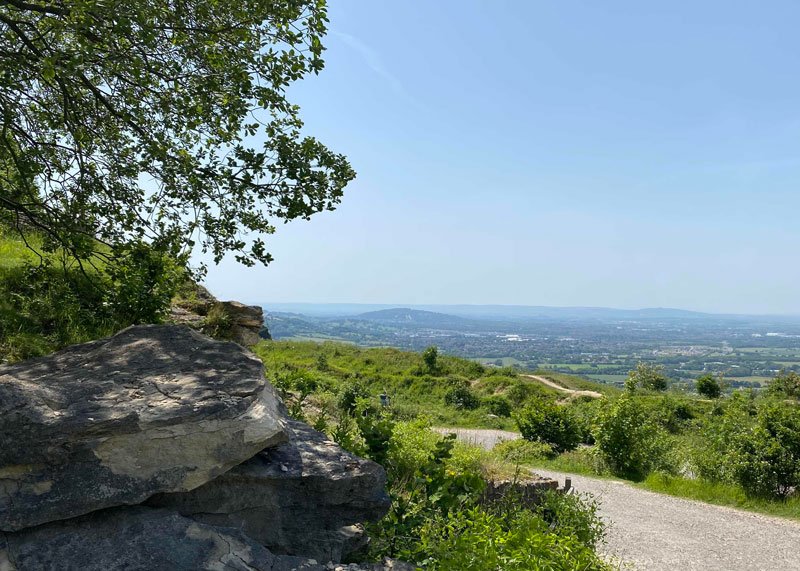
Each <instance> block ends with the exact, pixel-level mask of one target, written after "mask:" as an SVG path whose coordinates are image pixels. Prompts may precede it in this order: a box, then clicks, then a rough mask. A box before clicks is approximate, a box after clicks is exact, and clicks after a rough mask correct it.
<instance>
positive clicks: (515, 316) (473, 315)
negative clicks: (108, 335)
mask: <svg viewBox="0 0 800 571" xmlns="http://www.w3.org/2000/svg"><path fill="white" fill-rule="evenodd" d="M261 305H263V307H264V308H265V309H266V310H267V311H271V312H280V313H294V314H301V315H305V316H309V317H321V318H326V317H348V318H352V319H363V320H367V321H380V322H387V323H399V322H402V321H405V322H410V323H417V324H420V325H421V324H423V323H429V322H434V321H435V322H436V323H437V324H441V323H442V321H443V318H445V317H447V318H450V319H453V318H462V319H468V320H482V321H506V322H508V321H511V322H514V321H529V320H537V319H546V320H551V319H556V320H567V321H571V320H587V319H588V320H594V319H600V320H626V319H632V320H639V319H693V318H700V319H702V318H720V317H725V316H723V315H717V314H711V313H701V312H697V311H688V310H684V309H671V308H660V307H659V308H645V309H613V308H606V307H546V306H529V305H405V306H402V305H389V304H385V305H381V304H346V303H322V304H317V303H264V304H261ZM727 317H732V316H727Z"/></svg>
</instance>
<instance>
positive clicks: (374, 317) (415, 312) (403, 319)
mask: <svg viewBox="0 0 800 571" xmlns="http://www.w3.org/2000/svg"><path fill="white" fill-rule="evenodd" d="M353 319H360V320H364V321H377V322H380V323H387V324H393V325H413V326H419V327H444V328H450V327H453V328H463V327H465V326H467V325H468V324H469V323H470V321H469V320H468V319H465V318H463V317H458V316H455V315H449V314H446V313H438V312H435V311H425V310H421V309H410V308H407V307H403V308H399V307H398V308H392V309H380V310H378V311H369V312H367V313H361V314H359V315H355V316H353Z"/></svg>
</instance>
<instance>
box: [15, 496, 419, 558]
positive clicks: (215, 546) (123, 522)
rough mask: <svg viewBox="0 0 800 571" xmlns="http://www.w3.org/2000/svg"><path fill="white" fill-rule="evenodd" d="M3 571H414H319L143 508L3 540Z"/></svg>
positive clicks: (237, 534)
mask: <svg viewBox="0 0 800 571" xmlns="http://www.w3.org/2000/svg"><path fill="white" fill-rule="evenodd" d="M0 569H2V570H3V571H49V570H52V571H56V570H58V571H117V570H119V571H123V570H124V571H198V570H201V569H202V570H209V571H392V570H394V571H411V570H413V569H414V567H413V566H409V565H406V564H403V563H399V562H395V561H384V562H383V563H380V564H366V565H335V564H330V563H329V564H320V563H318V562H317V561H315V560H313V559H307V558H302V557H292V556H287V555H275V554H273V553H271V552H270V551H269V550H267V549H266V548H265V547H263V546H262V545H260V544H258V543H257V542H255V541H253V540H252V539H250V538H249V537H247V536H246V535H245V534H244V533H242V532H241V531H240V530H237V529H235V528H224V527H217V526H212V525H206V524H203V523H200V522H197V521H194V520H191V519H189V518H185V517H182V516H180V515H178V514H176V513H173V512H170V511H167V510H160V509H150V508H145V507H141V506H135V507H124V508H112V509H108V510H102V511H99V512H94V513H92V514H89V515H85V516H82V517H78V518H73V519H70V520H67V521H58V522H53V523H49V524H45V525H41V526H38V527H34V528H31V529H26V530H23V531H19V532H16V533H8V534H3V533H0Z"/></svg>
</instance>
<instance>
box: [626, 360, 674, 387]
mask: <svg viewBox="0 0 800 571" xmlns="http://www.w3.org/2000/svg"><path fill="white" fill-rule="evenodd" d="M625 387H626V388H627V389H628V390H629V391H633V390H635V389H636V387H641V388H643V389H645V390H648V391H665V390H667V377H666V376H665V375H664V367H663V366H661V365H650V364H649V363H642V362H639V363H638V364H637V365H636V368H635V369H634V370H633V371H631V372H629V373H628V379H627V380H626V381H625Z"/></svg>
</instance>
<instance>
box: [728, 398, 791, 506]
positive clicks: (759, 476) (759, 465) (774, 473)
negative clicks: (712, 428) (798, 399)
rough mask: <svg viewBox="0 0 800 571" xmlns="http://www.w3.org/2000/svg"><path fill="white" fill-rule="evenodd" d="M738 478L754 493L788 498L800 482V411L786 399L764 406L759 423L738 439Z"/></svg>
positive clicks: (734, 461) (735, 458)
mask: <svg viewBox="0 0 800 571" xmlns="http://www.w3.org/2000/svg"><path fill="white" fill-rule="evenodd" d="M733 448H734V451H733V454H732V455H731V458H730V464H731V465H732V472H733V476H734V478H735V479H736V481H737V482H738V483H739V484H740V485H741V486H742V487H743V488H744V489H745V491H746V492H747V493H748V494H750V495H753V496H761V497H768V498H778V499H785V498H786V497H788V496H789V495H790V494H792V493H793V492H794V491H795V490H796V489H797V488H798V486H800V411H798V410H797V408H796V407H794V406H787V405H786V404H785V403H780V402H778V403H771V404H768V405H765V406H763V407H761V408H760V409H759V411H758V415H757V417H756V422H755V426H754V427H752V428H751V429H750V430H746V431H742V432H741V433H739V434H738V436H737V437H736V438H735V439H734V446H733Z"/></svg>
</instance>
